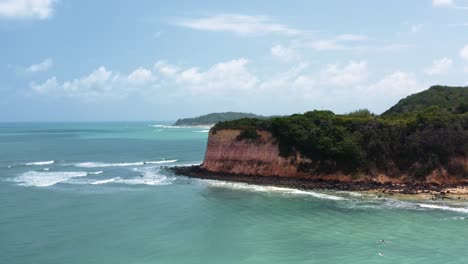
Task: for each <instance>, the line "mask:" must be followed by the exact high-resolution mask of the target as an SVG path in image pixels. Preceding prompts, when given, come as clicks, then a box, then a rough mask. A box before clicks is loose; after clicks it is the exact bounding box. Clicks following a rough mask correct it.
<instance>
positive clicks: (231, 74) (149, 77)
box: [30, 58, 258, 101]
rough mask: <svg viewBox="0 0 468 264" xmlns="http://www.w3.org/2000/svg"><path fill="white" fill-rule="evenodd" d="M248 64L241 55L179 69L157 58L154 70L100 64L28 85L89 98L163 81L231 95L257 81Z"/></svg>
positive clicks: (176, 87) (116, 95)
mask: <svg viewBox="0 0 468 264" xmlns="http://www.w3.org/2000/svg"><path fill="white" fill-rule="evenodd" d="M247 64H248V60H246V59H244V58H240V59H235V60H230V61H226V62H220V63H217V64H214V65H213V66H211V67H210V68H209V69H207V70H205V71H203V70H200V69H198V68H188V69H181V68H179V67H177V66H173V65H170V64H167V63H164V62H162V61H159V62H157V63H156V64H155V69H156V70H157V71H156V72H152V71H151V70H149V69H146V68H143V67H139V68H137V69H135V70H133V71H132V72H131V73H130V74H128V75H121V74H119V73H114V72H112V71H110V70H107V69H106V68H105V67H103V66H101V67H99V68H98V69H96V70H94V71H93V72H91V73H90V74H88V75H86V76H83V77H81V78H77V79H74V80H71V81H65V82H63V83H59V82H58V81H57V78H56V77H52V78H49V79H48V80H46V81H45V82H43V83H40V84H37V83H34V82H33V83H31V84H30V87H31V90H32V91H34V92H36V93H39V94H44V95H52V96H59V97H73V98H79V99H83V100H88V101H92V100H100V99H122V98H125V97H127V96H128V95H130V94H132V93H140V94H150V93H151V91H154V89H155V88H159V87H161V86H163V85H164V86H165V85H168V86H169V87H171V89H173V90H171V92H177V91H184V93H185V94H186V93H187V92H190V93H191V94H199V95H206V94H208V95H210V96H213V95H232V93H237V92H246V91H250V90H252V89H254V88H255V87H256V85H257V83H258V79H257V77H256V76H255V75H253V74H252V73H250V72H249V71H248V69H247V68H246V66H247ZM156 73H157V74H158V75H155V74H156ZM158 77H160V78H158Z"/></svg>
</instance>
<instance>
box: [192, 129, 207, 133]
mask: <svg viewBox="0 0 468 264" xmlns="http://www.w3.org/2000/svg"><path fill="white" fill-rule="evenodd" d="M192 132H195V133H208V132H210V130H209V129H204V130H198V131H192Z"/></svg>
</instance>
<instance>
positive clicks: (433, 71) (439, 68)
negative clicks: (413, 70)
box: [424, 57, 453, 75]
mask: <svg viewBox="0 0 468 264" xmlns="http://www.w3.org/2000/svg"><path fill="white" fill-rule="evenodd" d="M452 64H453V61H452V60H451V59H449V58H445V57H444V58H441V59H438V60H434V61H433V62H432V65H431V67H429V68H427V69H425V70H424V73H425V74H427V75H441V74H446V73H448V71H449V70H450V68H451V67H452Z"/></svg>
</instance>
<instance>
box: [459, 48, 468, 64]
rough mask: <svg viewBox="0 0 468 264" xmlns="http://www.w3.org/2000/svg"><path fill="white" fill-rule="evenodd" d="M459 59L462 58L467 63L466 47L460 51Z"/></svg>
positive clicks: (467, 52)
mask: <svg viewBox="0 0 468 264" xmlns="http://www.w3.org/2000/svg"><path fill="white" fill-rule="evenodd" d="M460 57H462V58H463V59H464V60H467V61H468V45H466V46H464V47H463V48H462V49H461V50H460Z"/></svg>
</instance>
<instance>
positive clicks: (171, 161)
mask: <svg viewBox="0 0 468 264" xmlns="http://www.w3.org/2000/svg"><path fill="white" fill-rule="evenodd" d="M174 162H177V160H176V159H173V160H156V161H145V162H143V163H144V164H166V163H174Z"/></svg>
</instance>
